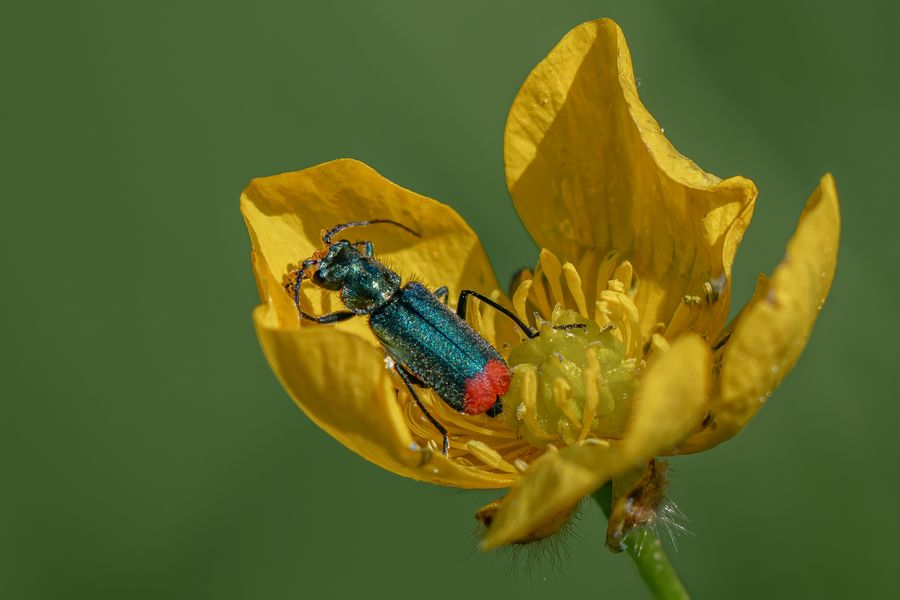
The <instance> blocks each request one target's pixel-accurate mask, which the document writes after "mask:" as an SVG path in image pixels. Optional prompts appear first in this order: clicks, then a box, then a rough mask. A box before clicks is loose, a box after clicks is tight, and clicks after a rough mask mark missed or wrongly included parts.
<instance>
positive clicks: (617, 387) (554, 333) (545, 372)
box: [503, 250, 643, 447]
mask: <svg viewBox="0 0 900 600" xmlns="http://www.w3.org/2000/svg"><path fill="white" fill-rule="evenodd" d="M617 258H618V257H617V255H615V254H610V255H609V256H607V257H606V259H605V260H604V261H603V262H602V263H601V264H600V266H599V268H598V272H597V284H596V286H597V287H596V293H595V294H594V298H593V300H594V302H593V306H591V307H590V310H589V307H588V301H587V295H586V294H585V290H584V284H583V282H582V278H581V276H580V275H579V272H578V270H577V269H576V268H575V267H574V266H573V265H572V264H571V263H565V264H563V265H560V263H559V260H558V259H557V258H556V257H555V256H554V255H553V254H551V253H550V252H548V251H546V250H545V251H544V252H542V253H541V261H540V263H539V265H538V268H537V269H535V273H534V275H533V276H532V277H528V276H527V274H526V275H525V277H523V280H522V281H521V283H520V284H519V286H518V289H517V290H516V291H515V293H514V294H513V305H514V307H515V309H516V312H517V313H518V316H519V318H521V319H523V320H528V314H527V308H526V307H527V305H528V304H531V306H532V307H534V308H535V309H536V310H535V320H536V321H537V323H536V324H537V325H538V326H539V329H540V332H541V335H540V336H538V337H536V338H534V339H531V340H526V341H524V342H522V343H521V344H519V345H518V346H516V347H515V348H513V349H512V351H511V352H510V354H509V357H508V359H507V362H508V363H509V366H510V367H511V369H512V383H511V386H510V391H509V393H508V394H507V395H506V396H505V397H504V399H503V401H504V412H503V414H504V416H505V420H506V423H507V426H508V427H510V428H511V429H514V430H516V431H518V432H519V433H520V435H522V437H523V438H525V439H527V440H528V441H529V442H530V443H531V444H532V445H535V446H538V447H543V446H545V445H546V444H548V443H552V442H557V441H561V442H563V443H565V444H568V445H571V444H576V443H580V442H584V441H585V440H591V439H594V438H599V439H601V440H602V439H615V438H618V437H620V436H621V434H622V431H623V429H624V426H625V422H626V420H627V418H628V412H629V407H630V405H631V400H632V398H633V396H634V393H635V391H636V388H637V375H638V372H639V370H640V368H641V367H642V364H643V363H642V358H643V336H642V334H641V329H640V323H639V319H638V317H639V315H638V310H637V308H636V307H635V305H634V302H633V301H632V299H631V294H632V293H633V290H634V285H633V284H634V283H635V279H634V272H633V269H632V266H631V263H629V262H628V261H623V262H621V263H618V264H617ZM563 282H565V287H564V286H563ZM569 307H572V308H569ZM541 315H547V316H548V317H549V320H544V318H543V317H542V316H541Z"/></svg>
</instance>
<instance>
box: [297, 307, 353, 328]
mask: <svg viewBox="0 0 900 600" xmlns="http://www.w3.org/2000/svg"><path fill="white" fill-rule="evenodd" d="M355 316H356V313H355V312H351V311H349V310H337V311H335V312H330V313H325V314H324V315H320V316H318V317H316V316H314V315H311V314H309V313H306V312H303V311H302V310H301V311H300V317H302V318H304V319H307V320H308V321H315V322H316V323H318V324H319V325H327V324H328V323H340V322H341V321H346V320H347V319H349V318H351V317H355Z"/></svg>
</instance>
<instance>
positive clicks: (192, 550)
mask: <svg viewBox="0 0 900 600" xmlns="http://www.w3.org/2000/svg"><path fill="white" fill-rule="evenodd" d="M724 4H725V3H720V2H715V1H713V0H708V1H681V2H670V1H666V0H658V1H654V2H628V3H626V2H602V1H593V2H565V3H549V2H522V1H517V2H512V1H495V2H490V3H488V2H473V1H465V2H463V1H457V2H452V3H437V2H430V3H423V2H413V1H404V2H399V1H392V2H387V1H385V2H379V3H375V2H355V3H332V4H329V5H326V3H312V2H255V3H253V4H252V7H251V6H250V4H249V3H230V2H193V3H165V2H162V3H161V2H152V3H151V2H122V3H114V2H108V3H97V2H80V3H64V2H56V3H53V2H49V3H46V2H45V3H39V2H34V3H28V4H25V3H22V4H19V5H18V6H16V7H7V9H6V10H5V11H4V12H5V15H4V19H3V23H2V24H0V32H2V35H0V46H2V56H3V58H2V59H0V60H2V61H3V73H4V75H3V79H4V85H3V87H4V91H3V93H2V96H0V97H2V103H3V109H2V111H0V119H2V131H3V134H2V152H3V154H2V157H0V158H2V172H3V180H4V202H3V204H4V206H5V208H4V211H3V219H2V222H3V225H4V227H3V234H2V236H0V244H2V253H0V255H2V261H3V293H2V296H0V308H2V311H0V314H2V319H3V344H2V362H0V364H2V369H3V376H2V381H3V392H2V398H3V400H2V408H3V413H2V419H0V461H2V462H0V466H2V474H3V480H2V481H3V487H2V491H0V597H3V598H11V599H13V598H14V599H31V598H35V599H37V598H122V599H125V598H128V599H131V598H148V599H149V598H192V599H193V598H217V599H230V598H316V597H339V596H345V597H377V596H383V595H388V594H389V595H390V597H392V598H423V597H428V598H434V599H438V598H451V597H453V598H459V597H465V598H488V597H499V596H501V595H503V596H504V597H508V596H510V595H511V596H513V597H515V598H519V599H523V600H524V599H526V598H547V597H549V595H553V596H552V597H565V595H566V594H575V593H578V594H584V595H586V596H589V597H597V598H600V597H604V598H610V597H635V598H640V597H644V595H645V592H644V590H643V587H642V584H641V583H640V581H639V580H638V578H637V576H636V574H635V573H634V570H633V568H632V566H631V564H630V563H629V561H628V560H627V558H625V557H623V556H620V555H612V554H610V553H608V552H607V551H606V550H605V549H604V548H603V545H602V531H603V528H604V523H603V519H602V516H600V515H599V511H597V510H591V509H592V507H588V508H589V510H586V511H585V512H584V514H583V516H582V519H581V521H580V523H579V525H578V527H577V531H576V535H575V536H573V537H572V538H571V539H570V540H569V543H568V545H567V549H568V557H565V558H563V559H561V560H559V561H557V563H556V564H555V565H554V563H553V561H550V560H543V561H537V562H529V561H528V560H527V557H519V561H518V562H519V567H518V570H517V571H516V570H514V569H513V568H512V566H511V564H512V562H511V559H510V558H508V557H503V556H500V557H497V556H494V555H481V554H479V553H477V552H476V551H475V550H474V547H475V542H474V541H473V539H474V538H473V535H472V532H473V530H474V527H473V525H474V522H473V519H472V512H473V510H474V509H475V508H477V507H478V506H480V503H481V502H482V501H484V500H486V499H487V498H490V497H491V496H492V495H491V494H485V493H480V492H475V493H464V492H458V491H454V490H448V489H441V488H437V487H432V486H429V485H425V484H419V483H415V482H412V481H407V480H404V479H402V478H400V477H397V476H395V475H393V474H390V473H387V472H383V471H381V470H380V469H378V468H376V467H373V466H371V465H370V464H368V463H366V462H365V461H364V460H363V459H361V458H359V457H357V456H355V455H354V454H352V453H350V452H349V451H347V450H345V449H344V448H343V447H342V446H340V445H339V444H338V443H336V442H335V441H333V440H332V439H330V438H329V437H328V436H327V435H325V434H324V433H322V432H321V431H319V430H318V429H317V428H316V427H314V426H313V425H312V424H311V423H310V422H309V421H308V420H307V419H306V418H305V417H304V416H303V415H302V414H301V413H300V411H298V410H297V409H296V408H295V407H294V406H293V404H292V403H291V401H290V400H289V399H288V397H287V395H286V394H285V393H284V392H283V391H282V389H281V388H280V386H279V385H278V383H277V381H276V380H275V377H274V376H273V375H272V373H271V372H270V370H269V367H268V366H267V364H266V363H265V361H264V359H263V356H262V353H261V351H260V349H259V347H258V344H257V341H256V338H255V335H254V333H253V330H252V327H251V323H250V311H251V309H252V308H253V306H254V305H255V304H256V302H257V298H256V290H255V286H254V283H253V280H252V277H251V273H250V267H249V261H248V248H249V242H248V239H247V234H246V232H245V229H244V225H243V223H242V220H241V218H240V215H239V214H238V196H239V194H240V191H241V189H242V188H243V187H244V185H245V184H246V183H247V181H248V180H249V179H250V178H252V177H256V176H262V175H270V174H275V173H279V172H283V171H289V170H296V169H299V168H303V167H307V166H310V165H313V164H316V163H319V162H323V161H327V160H330V159H332V158H336V157H341V156H350V157H355V158H358V159H360V160H363V161H365V162H367V163H369V164H370V165H372V166H374V167H375V168H376V169H378V170H379V171H380V172H381V173H382V174H384V175H385V176H387V177H388V178H390V179H392V180H394V181H396V182H398V183H400V184H402V185H404V186H406V187H410V188H412V189H414V190H416V191H418V192H420V193H423V194H426V195H428V196H431V197H434V198H437V199H440V200H442V201H444V202H446V203H449V204H451V205H452V206H454V207H455V208H456V209H457V210H458V211H459V212H460V213H461V214H462V215H463V216H464V217H465V218H466V219H467V220H468V222H469V223H471V224H472V226H473V227H474V228H475V230H476V231H478V232H479V234H480V235H481V236H482V239H483V240H484V244H485V246H486V249H487V251H488V253H489V255H490V256H491V258H492V260H493V261H494V264H495V266H496V268H497V272H498V276H499V277H500V279H501V280H502V281H505V280H506V279H507V277H508V276H509V275H510V273H511V272H512V271H513V270H514V269H515V268H517V267H520V266H524V265H528V264H531V263H532V262H533V261H534V259H535V248H534V246H533V245H532V243H531V242H530V240H529V238H528V237H527V234H526V233H525V231H524V230H523V229H522V228H521V226H520V225H519V222H518V219H517V217H516V214H515V212H514V210H513V208H512V206H511V204H510V202H509V201H508V197H507V194H506V190H505V185H504V179H503V168H502V161H501V144H502V131H503V125H504V120H505V117H506V113H507V110H508V108H509V104H510V102H511V100H512V98H513V96H514V94H515V93H516V91H517V89H518V87H519V85H520V84H521V83H522V81H523V80H524V78H525V76H526V74H527V73H528V71H529V70H530V69H531V68H532V67H533V66H534V65H535V64H536V63H537V61H538V60H540V59H541V58H542V57H543V56H544V55H545V54H546V53H547V52H548V51H549V50H550V48H552V47H553V45H554V44H555V43H556V42H557V41H558V39H559V38H561V37H562V35H563V34H564V33H565V32H566V31H567V30H569V29H570V28H572V27H574V26H575V25H577V24H579V23H580V22H582V21H585V20H589V19H592V18H596V17H601V16H609V17H613V18H615V19H616V20H617V21H618V22H619V24H620V25H621V26H622V27H623V29H624V30H625V33H626V36H627V38H628V40H629V44H630V47H631V50H632V53H633V57H634V63H635V67H636V71H637V75H638V77H639V80H640V82H641V87H640V93H641V95H642V98H643V99H644V101H645V102H646V104H647V105H648V107H649V108H650V110H651V111H652V112H653V113H654V114H655V116H656V117H657V118H658V119H659V121H660V123H661V124H662V125H663V126H664V127H665V129H666V133H667V134H668V135H669V137H670V139H671V140H672V141H673V143H674V144H675V145H676V146H677V147H678V148H679V149H680V150H681V151H682V152H683V153H684V154H686V155H687V156H689V157H691V158H692V159H694V160H695V161H696V162H697V163H698V164H700V165H701V166H702V167H704V168H705V169H707V170H709V171H712V172H714V173H716V174H718V175H720V176H729V175H734V174H741V175H746V176H748V177H751V178H752V179H754V180H755V181H756V182H757V184H758V186H759V188H760V199H759V202H758V205H757V211H756V217H755V219H754V222H753V225H752V227H751V229H750V231H749V234H748V235H747V237H746V241H745V243H744V245H743V246H742V247H741V251H740V253H739V254H738V258H737V264H736V268H735V271H736V282H737V283H736V290H735V292H736V293H735V298H736V300H737V301H738V302H742V301H743V300H745V299H746V298H747V297H749V294H750V292H751V289H752V284H753V279H754V276H755V274H756V273H757V272H759V271H767V272H768V271H770V270H771V268H772V267H773V266H774V265H775V264H776V262H777V261H778V259H779V258H780V257H781V255H782V253H783V250H784V244H785V242H786V240H787V239H788V237H789V235H790V233H791V231H792V230H793V227H794V225H795V222H796V219H797V217H798V215H799V213H800V210H801V207H802V205H803V203H804V201H805V199H806V197H807V196H808V194H809V193H810V192H811V191H812V189H813V188H814V187H815V185H816V183H817V181H818V178H819V176H820V175H821V174H822V173H824V172H825V171H831V172H833V173H834V174H835V177H836V179H837V184H838V190H839V192H840V195H841V200H842V208H843V218H844V228H843V240H842V248H841V255H840V264H839V266H838V275H837V278H836V282H835V286H834V289H833V291H832V294H831V297H830V299H829V301H828V303H827V304H826V307H825V309H824V310H823V311H822V313H821V318H820V319H819V322H818V324H817V326H816V330H815V333H814V335H813V337H812V340H811V342H810V345H809V347H808V349H807V350H806V353H805V354H804V356H803V357H802V359H801V360H800V362H799V364H798V366H797V368H796V369H795V371H794V372H793V374H792V375H791V376H790V377H789V378H788V379H787V380H786V381H785V383H784V384H783V385H782V387H781V388H780V389H779V390H778V391H777V393H776V394H775V395H774V397H773V398H772V400H771V401H770V403H769V404H768V405H767V406H766V407H765V409H764V410H763V411H762V412H761V413H760V415H759V416H758V418H757V419H756V420H754V421H753V423H752V424H751V425H750V426H749V427H748V428H747V430H745V431H744V432H743V433H742V434H741V435H740V436H739V437H738V438H736V439H734V440H732V441H731V442H729V443H727V444H725V445H724V446H722V447H720V448H718V449H717V450H715V451H713V452H709V453H706V454H702V455H698V456H689V457H684V458H679V459H676V460H675V461H674V468H675V470H676V477H675V479H676V482H675V486H674V488H673V495H674V498H675V500H676V501H677V502H678V503H679V505H680V507H681V508H682V510H683V511H684V512H685V513H686V514H687V516H688V521H687V523H686V524H687V526H688V528H689V529H691V531H692V532H693V535H690V536H686V537H683V538H682V539H681V540H680V543H679V550H678V552H677V553H676V554H675V556H674V560H675V562H676V564H677V565H678V566H679V567H680V569H681V570H682V572H683V575H684V577H685V579H686V581H687V582H688V584H689V587H690V588H691V589H692V590H693V592H694V593H695V594H696V596H697V597H699V598H723V597H729V598H758V597H761V596H765V597H769V598H793V597H797V596H801V595H802V596H809V597H835V598H837V597H847V596H853V597H883V596H884V595H886V594H888V590H891V589H893V588H894V586H895V581H896V566H895V562H896V552H897V551H896V540H897V539H898V535H900V523H898V521H900V520H898V517H897V513H896V510H897V509H896V507H897V506H898V504H900V483H898V479H897V476H896V471H897V470H896V467H894V466H893V463H892V462H891V461H892V460H893V458H894V457H895V456H896V453H897V451H898V449H900V442H898V438H897V433H896V428H897V424H898V417H900V408H898V403H897V401H896V400H897V394H896V382H895V380H894V379H893V378H892V377H891V376H890V375H889V373H890V372H892V371H893V372H896V366H895V365H894V361H896V359H897V358H896V357H897V354H896V350H895V347H894V345H893V341H892V340H893V336H894V335H895V334H896V332H897V330H898V317H897V312H896V310H894V309H893V305H894V302H893V301H892V300H891V298H895V297H896V296H897V293H898V291H900V289H898V277H897V267H896V264H897V259H898V258H900V256H898V251H897V246H896V233H895V229H896V225H895V223H896V220H897V219H898V217H900V207H898V203H897V202H896V198H895V197H894V196H895V195H896V192H894V191H893V190H894V189H895V188H894V186H893V185H891V184H889V178H891V177H893V175H894V174H895V173H896V171H897V164H896V162H897V157H898V156H897V151H896V140H898V139H900V119H898V116H897V108H898V106H900V82H898V76H897V64H898V58H900V41H898V37H897V36H896V27H895V25H896V22H897V19H898V16H900V15H898V11H897V9H895V8H891V9H889V10H886V9H884V8H883V7H884V6H887V5H888V3H885V2H880V1H877V0H876V1H871V2H853V3H849V2H847V3H838V2H834V3H822V2H790V3H783V2H774V1H755V2H750V3H742V4H738V3H727V6H725V5H724ZM892 239H893V240H894V241H891V240H892ZM863 317H865V318H863ZM563 554H564V553H563Z"/></svg>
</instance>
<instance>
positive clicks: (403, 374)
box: [394, 362, 450, 456]
mask: <svg viewBox="0 0 900 600" xmlns="http://www.w3.org/2000/svg"><path fill="white" fill-rule="evenodd" d="M394 370H395V371H397V374H398V375H400V379H402V380H403V383H405V384H406V389H408V390H409V393H410V394H412V397H413V400H415V401H416V404H418V405H419V408H421V409H422V412H423V413H425V416H426V417H427V418H428V420H429V421H431V424H432V425H434V428H435V429H437V430H438V432H439V433H440V434H441V436H443V438H444V440H443V447H442V448H441V452H442V453H443V454H444V456H449V455H450V438H449V437H448V436H447V430H446V429H445V428H444V426H443V425H441V424H440V423H438V421H437V419H435V418H434V417H432V416H431V413H430V412H428V409H426V408H425V405H424V404H422V401H421V400H419V396H418V395H416V390H415V389H413V384H412V381H411V380H410V378H411V377H415V375H413V374H412V373H410V372H409V370H408V369H407V368H406V367H404V366H403V365H401V364H400V363H398V362H395V363H394ZM416 379H418V378H416Z"/></svg>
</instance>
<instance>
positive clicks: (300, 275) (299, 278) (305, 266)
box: [291, 258, 321, 321]
mask: <svg viewBox="0 0 900 600" xmlns="http://www.w3.org/2000/svg"><path fill="white" fill-rule="evenodd" d="M320 262H321V261H320V260H319V259H317V258H308V259H306V260H304V261H303V263H302V264H301V265H300V268H299V269H297V270H296V271H294V272H293V273H291V275H293V276H294V283H293V284H292V285H291V289H293V291H294V294H293V296H294V306H296V307H297V314H298V315H299V318H301V319H302V318H306V319H311V320H313V321H315V320H316V317H313V316H312V315H308V314H306V313H305V312H303V310H302V309H301V308H300V285H301V284H302V283H303V280H304V279H306V271H307V270H309V268H310V267H312V266H314V265H317V264H319V263H320Z"/></svg>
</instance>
